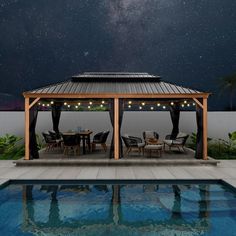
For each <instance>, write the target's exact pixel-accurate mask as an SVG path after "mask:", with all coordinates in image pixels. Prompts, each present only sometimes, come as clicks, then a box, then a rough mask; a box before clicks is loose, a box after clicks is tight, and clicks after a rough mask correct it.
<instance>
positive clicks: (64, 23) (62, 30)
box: [0, 0, 236, 110]
mask: <svg viewBox="0 0 236 236" xmlns="http://www.w3.org/2000/svg"><path fill="white" fill-rule="evenodd" d="M0 34H1V36H0V109H7V106H8V108H10V109H12V108H14V106H15V107H17V106H20V102H19V101H18V100H19V98H21V94H22V92H23V91H26V90H30V89H33V88H37V87H40V86H44V85H47V84H50V83H54V82H59V81H63V80H65V79H67V78H68V77H69V76H71V75H73V74H78V73H80V72H84V71H131V72H133V71H138V72H148V73H151V74H157V75H160V76H161V77H162V78H163V80H166V81H169V82H173V83H176V84H179V85H183V86H187V87H192V88H195V89H198V90H202V91H206V92H212V93H213V95H212V96H211V98H210V99H209V109H210V110H224V109H226V108H227V106H228V103H229V99H228V96H227V95H228V93H227V92H224V93H223V94H220V95H219V79H220V78H221V77H224V76H226V75H230V74H233V73H235V72H236V1H235V0H185V1H184V0H99V1H96V0H66V1H65V0H34V1H33V0H0ZM235 98H236V96H235ZM16 101H17V105H16ZM235 105H236V102H235Z"/></svg>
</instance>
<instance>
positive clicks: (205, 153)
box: [202, 98, 208, 160]
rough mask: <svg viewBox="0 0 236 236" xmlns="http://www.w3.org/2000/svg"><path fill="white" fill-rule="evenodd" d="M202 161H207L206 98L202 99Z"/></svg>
mask: <svg viewBox="0 0 236 236" xmlns="http://www.w3.org/2000/svg"><path fill="white" fill-rule="evenodd" d="M202 109H203V159H204V160H207V159H208V155H207V130H208V125H207V98H203V108H202Z"/></svg>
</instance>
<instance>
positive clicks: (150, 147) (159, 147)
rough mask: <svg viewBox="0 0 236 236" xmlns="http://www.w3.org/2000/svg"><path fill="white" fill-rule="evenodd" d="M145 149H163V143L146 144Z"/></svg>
mask: <svg viewBox="0 0 236 236" xmlns="http://www.w3.org/2000/svg"><path fill="white" fill-rule="evenodd" d="M145 149H149V150H160V149H162V145H161V144H157V145H152V144H150V145H146V146H145Z"/></svg>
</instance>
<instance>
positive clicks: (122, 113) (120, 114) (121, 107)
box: [119, 99, 124, 158]
mask: <svg viewBox="0 0 236 236" xmlns="http://www.w3.org/2000/svg"><path fill="white" fill-rule="evenodd" d="M123 115H124V100H123V99H120V100H119V139H120V142H119V143H120V146H119V149H120V151H119V153H120V158H122V157H123V144H122V139H121V132H120V131H121V125H122V121H123Z"/></svg>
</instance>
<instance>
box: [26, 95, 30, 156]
mask: <svg viewBox="0 0 236 236" xmlns="http://www.w3.org/2000/svg"><path fill="white" fill-rule="evenodd" d="M29 109H30V101H29V97H25V160H29V159H30V154H29V118H30V117H29Z"/></svg>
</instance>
